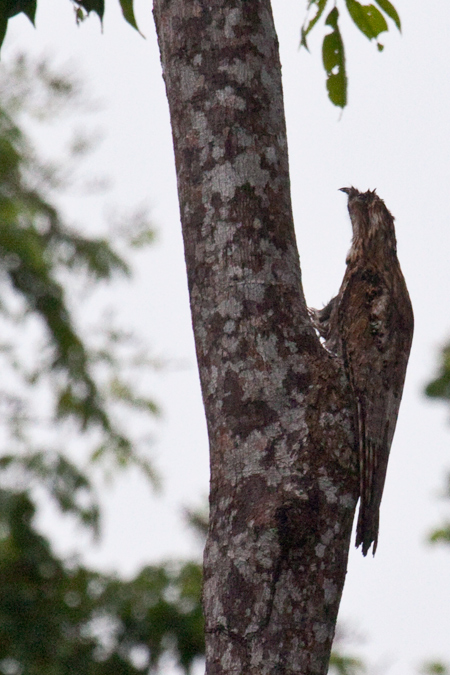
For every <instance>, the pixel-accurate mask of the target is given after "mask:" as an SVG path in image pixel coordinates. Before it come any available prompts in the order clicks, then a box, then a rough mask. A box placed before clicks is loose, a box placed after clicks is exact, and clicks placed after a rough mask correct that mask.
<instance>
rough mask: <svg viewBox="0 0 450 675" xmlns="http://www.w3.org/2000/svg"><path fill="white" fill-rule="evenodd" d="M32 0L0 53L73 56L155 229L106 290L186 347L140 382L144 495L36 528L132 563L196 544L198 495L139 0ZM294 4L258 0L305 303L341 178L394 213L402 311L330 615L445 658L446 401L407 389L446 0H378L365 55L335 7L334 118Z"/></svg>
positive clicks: (436, 182)
mask: <svg viewBox="0 0 450 675" xmlns="http://www.w3.org/2000/svg"><path fill="white" fill-rule="evenodd" d="M40 1H41V3H42V7H41V8H40V10H39V13H38V15H37V30H36V31H35V30H34V29H33V28H32V27H31V25H30V24H29V22H28V20H27V19H25V18H23V17H18V18H16V19H14V20H13V21H12V22H11V28H10V29H9V31H8V36H7V39H6V42H5V45H4V48H3V51H2V61H3V62H7V60H8V58H9V57H10V56H11V54H13V53H14V52H15V51H17V50H21V49H26V51H27V52H28V53H31V54H42V53H43V52H44V53H47V54H48V55H49V56H52V55H54V56H56V61H57V62H59V63H66V62H69V63H72V64H73V66H74V67H76V69H77V70H79V71H81V74H82V75H83V77H85V78H86V79H87V82H88V86H89V90H90V91H91V92H92V93H93V94H94V96H95V97H96V98H98V99H100V100H101V101H102V102H103V104H104V109H103V112H102V113H100V114H97V115H96V118H95V124H96V125H98V127H99V128H100V129H101V130H102V133H104V136H105V140H104V141H103V143H102V144H101V146H100V148H99V149H98V151H97V152H96V154H95V156H94V157H93V158H92V159H91V160H90V163H89V173H90V174H102V175H108V176H111V177H112V178H113V180H114V190H113V193H112V196H111V199H112V201H113V202H114V204H117V205H119V206H125V205H129V206H132V205H134V204H139V203H144V202H145V203H147V204H148V205H149V206H150V207H151V214H152V218H153V221H154V223H155V225H156V227H157V228H158V230H159V239H158V243H157V245H155V246H154V247H153V248H152V250H150V251H148V252H146V253H145V255H141V256H140V258H139V266H138V270H137V274H136V278H135V281H134V284H133V286H132V287H128V288H125V287H121V288H120V289H119V290H118V291H117V292H116V293H115V298H114V299H117V302H118V303H119V304H121V305H122V308H121V315H122V317H123V320H124V322H126V323H128V324H129V325H130V326H132V327H136V328H137V329H138V330H139V331H140V332H141V334H144V335H145V336H146V338H147V339H148V342H149V345H150V346H151V350H152V352H153V353H156V354H158V355H161V356H165V357H167V358H173V359H174V360H180V361H183V362H184V363H185V364H187V367H184V368H182V369H181V368H180V369H170V370H168V371H167V372H163V373H160V374H158V375H155V376H154V378H152V379H151V381H150V380H149V383H148V392H149V394H150V395H153V396H154V397H155V398H156V399H157V400H158V401H159V402H160V403H161V405H162V407H163V409H164V418H163V421H162V423H161V424H160V425H159V427H158V428H157V443H156V444H155V462H156V465H157V467H158V468H159V470H160V473H161V474H162V476H163V478H164V491H163V494H162V496H159V497H158V496H154V495H151V494H149V491H148V489H147V488H146V486H145V485H144V484H143V481H142V479H140V478H139V477H138V476H137V475H136V474H134V473H133V472H130V473H127V474H125V475H124V476H123V477H122V478H121V479H119V480H118V481H116V483H115V484H114V485H113V486H112V487H105V488H104V490H105V494H104V503H105V509H106V517H105V522H104V537H103V540H102V543H101V545H100V546H96V547H93V546H92V545H91V544H89V541H88V540H87V539H86V538H84V537H83V535H82V534H80V532H78V531H77V533H76V542H77V544H76V546H74V540H73V532H72V531H70V530H67V531H66V530H65V529H61V527H60V526H58V525H57V524H56V523H55V522H54V517H53V516H52V515H51V514H46V520H45V522H44V527H45V528H46V529H50V530H52V531H54V532H56V533H57V534H56V535H55V547H56V548H57V550H59V551H60V552H64V553H67V552H69V551H73V550H78V551H81V552H82V554H83V558H84V559H85V561H87V562H88V563H90V564H92V565H97V566H101V567H102V568H106V569H109V570H112V569H116V570H119V571H121V572H123V573H126V574H131V573H134V572H135V571H136V570H137V569H138V567H139V566H141V565H143V564H145V563H148V562H154V561H157V560H161V559H162V558H167V557H174V556H184V555H197V554H198V549H197V548H196V547H195V544H194V540H193V539H192V537H191V536H190V535H189V534H188V533H187V532H186V531H185V528H184V525H183V523H182V521H181V519H180V509H181V507H182V506H183V505H186V504H190V505H195V504H198V503H200V502H201V498H202V497H203V496H205V495H206V493H207V487H208V467H207V441H206V432H205V423H204V420H203V411H202V405H201V398H200V393H199V385H198V378H197V375H196V367H195V355H194V348H193V339H192V333H191V327H190V316H189V308H188V298H187V290H186V281H185V271H184V262H183V252H182V244H181V233H180V226H179V217H178V205H177V196H176V186H175V172H174V166H173V152H172V143H171V136H170V127H169V118H168V109H167V103H166V99H165V92H164V88H163V83H162V79H161V73H160V64H159V54H158V49H157V45H156V38H155V34H154V29H153V23H152V16H151V11H150V9H151V8H150V0H147V1H146V2H139V3H138V5H137V11H136V14H137V18H138V23H139V26H140V28H141V30H142V32H143V33H144V34H145V35H146V37H147V39H146V40H143V39H142V38H141V37H140V36H139V35H138V34H137V33H136V32H135V31H133V29H131V28H130V27H129V26H128V25H127V24H126V23H125V22H124V21H123V20H122V19H121V15H120V10H119V8H118V3H117V6H112V7H110V8H108V9H107V12H106V17H105V21H104V30H103V34H101V31H100V27H99V22H98V21H97V19H96V17H92V18H91V19H90V20H89V21H88V22H86V23H85V24H84V25H82V26H81V27H80V28H76V27H75V25H74V17H73V12H72V9H71V6H70V3H69V2H66V3H63V2H60V0H46V1H45V2H44V0H40ZM108 4H109V2H107V5H108ZM305 4H306V3H304V2H302V1H301V0H273V6H274V12H275V18H276V24H277V30H278V33H279V38H280V46H281V55H282V63H283V81H284V93H285V106H286V115H287V123H288V133H289V151H290V164H291V182H292V197H293V204H294V213H295V221H296V227H297V236H298V242H299V248H300V256H301V262H302V268H303V276H304V285H305V291H306V295H307V299H308V303H309V304H310V305H313V306H321V305H322V304H323V303H325V302H326V301H328V300H329V298H330V297H331V296H332V295H333V294H335V293H336V291H337V289H338V287H339V285H340V281H341V278H342V275H343V271H344V264H345V263H344V261H345V254H346V252H347V249H348V247H349V240H350V225H349V221H348V216H347V211H346V199H345V196H344V195H342V193H340V192H338V188H340V187H342V186H346V185H349V184H353V185H355V186H356V187H358V188H359V189H362V190H365V189H368V188H378V192H379V194H380V196H381V197H383V198H384V199H385V201H386V203H387V205H388V208H389V209H390V210H391V211H392V212H393V214H394V215H395V217H396V224H397V237H398V249H399V257H400V261H401V264H402V268H403V271H404V274H405V277H406V280H407V283H408V286H409V289H410V294H411V298H412V302H413V305H414V311H415V318H416V331H415V339H414V344H413V350H412V354H411V361H410V367H409V372H408V377H407V381H406V387H405V393H404V398H403V404H402V410H401V414H400V418H399V423H398V427H397V433H396V437H395V439H394V444H393V449H392V453H391V461H390V467H389V471H388V479H387V485H386V490H385V496H384V499H383V505H382V511H381V535H380V541H379V547H378V551H377V554H376V557H375V559H370V558H367V559H364V558H363V557H362V555H361V553H360V552H359V551H356V550H353V549H352V551H351V555H350V565H349V571H348V575H347V583H346V587H345V590H344V596H343V600H342V605H341V619H342V621H343V623H344V624H347V625H348V626H349V627H351V628H353V629H354V630H356V631H357V632H358V633H359V635H361V636H363V637H364V638H365V641H364V642H363V643H362V644H360V645H358V646H357V648H356V650H357V651H359V652H360V653H361V654H362V655H363V656H364V657H365V658H367V659H368V662H369V665H371V666H372V667H373V671H372V672H381V671H383V673H384V674H387V673H388V674H389V675H404V674H408V673H413V672H415V671H417V669H418V666H419V664H420V663H421V662H422V661H423V660H424V659H427V658H436V659H437V658H441V659H446V660H447V661H449V662H450V579H449V570H450V550H449V549H448V548H447V549H445V548H439V547H436V548H430V547H427V546H426V545H425V544H424V539H425V536H426V533H427V531H429V529H430V528H432V527H433V526H436V525H438V524H439V523H440V522H441V520H442V519H443V516H444V514H445V513H450V507H449V506H448V505H447V504H448V503H447V504H446V503H445V502H442V501H439V494H440V491H441V490H442V488H443V485H444V471H445V470H448V469H450V425H449V421H450V416H449V414H448V413H449V411H448V410H446V408H445V406H444V405H442V404H439V403H432V402H429V401H426V400H425V399H424V397H423V396H422V389H423V385H424V383H426V382H427V380H428V379H429V378H430V376H431V375H432V373H433V372H434V366H435V363H436V359H437V350H438V348H439V346H440V345H442V344H443V343H444V342H445V339H446V338H447V337H450V303H449V295H450V265H449V249H450V203H449V188H450V161H449V157H450V153H449V149H450V129H449V117H450V115H449V103H450V78H449V68H450V65H449V64H450V40H449V37H450V7H449V4H448V2H447V0H434V1H433V2H432V3H428V4H427V5H426V4H425V3H424V2H419V0H409V2H407V0H395V6H396V8H397V10H398V11H399V13H400V15H401V18H402V23H403V34H402V36H400V35H399V34H398V31H397V30H396V29H395V27H393V26H392V28H391V31H390V33H389V34H388V35H387V36H386V37H385V39H384V41H383V42H384V44H385V51H384V52H383V53H382V54H378V52H377V50H376V47H375V45H374V44H370V43H369V42H368V41H367V40H366V38H364V37H363V36H362V35H360V34H359V33H357V31H356V30H355V29H353V27H352V26H350V25H349V22H348V21H342V24H343V30H344V40H345V44H346V48H347V66H348V75H349V80H350V89H349V105H348V108H347V109H346V110H345V111H344V113H343V115H342V117H341V118H340V114H339V111H338V109H337V108H334V107H333V106H332V105H331V104H330V103H329V102H328V100H327V98H326V92H325V78H324V72H323V69H322V66H321V50H320V42H319V41H318V36H317V38H314V36H312V38H311V40H310V48H311V52H312V53H311V54H308V53H307V52H306V51H304V50H302V51H301V52H299V51H298V43H299V30H300V25H301V23H302V20H303V13H304V5H305ZM341 4H342V2H341ZM428 8H429V9H428ZM343 18H344V17H343ZM319 32H320V29H319ZM67 208H68V209H70V213H71V215H72V216H73V219H74V220H80V221H83V220H84V221H85V222H86V221H87V222H89V220H93V214H94V218H95V217H97V216H98V214H99V210H100V206H99V204H97V203H95V200H93V199H92V198H91V199H86V200H83V199H81V198H80V197H79V196H78V197H77V198H76V199H75V198H74V199H72V200H71V201H70V200H69V201H68V202H67Z"/></svg>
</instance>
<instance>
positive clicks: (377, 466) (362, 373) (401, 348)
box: [310, 187, 414, 556]
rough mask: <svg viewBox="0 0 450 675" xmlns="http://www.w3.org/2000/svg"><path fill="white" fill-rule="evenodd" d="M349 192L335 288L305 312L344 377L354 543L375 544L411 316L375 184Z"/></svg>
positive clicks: (389, 220)
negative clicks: (354, 468)
mask: <svg viewBox="0 0 450 675" xmlns="http://www.w3.org/2000/svg"><path fill="white" fill-rule="evenodd" d="M340 189H341V191H342V192H344V193H346V194H347V195H348V211H349V214H350V220H351V224H352V230H353V237H352V243H351V248H350V251H349V253H348V255H347V260H346V263H347V267H346V271H345V274H344V278H343V281H342V284H341V287H340V290H339V293H338V295H337V296H336V297H334V298H333V299H332V300H331V301H330V302H329V303H328V304H327V305H326V306H325V307H324V308H323V309H321V310H314V309H313V310H311V313H310V315H311V318H312V321H313V324H314V326H315V328H316V329H317V331H318V333H319V335H320V337H321V338H322V342H323V344H324V346H325V348H326V349H327V350H328V351H329V352H331V353H332V354H334V355H336V356H337V357H339V358H340V359H341V360H342V362H343V366H344V369H345V373H346V376H347V379H348V382H349V384H350V388H351V392H352V399H353V404H354V405H353V407H354V418H355V432H356V434H355V435H356V440H355V446H356V450H357V453H358V458H359V498H360V506H359V514H358V522H357V527H356V547H359V546H360V545H361V546H362V553H363V555H364V556H365V555H367V552H368V551H369V549H370V547H371V546H372V552H373V554H374V555H375V551H376V548H377V543H378V531H379V511H380V503H381V498H382V495H383V489H384V484H385V479H386V471H387V465H388V459H389V452H390V449H391V444H392V439H393V436H394V431H395V427H396V424H397V417H398V412H399V408H400V402H401V398H402V393H403V384H404V381H405V375H406V368H407V364H408V358H409V353H410V349H411V343H412V337H413V331H414V315H413V310H412V305H411V300H410V297H409V293H408V290H407V287H406V283H405V279H404V277H403V274H402V271H401V269H400V264H399V261H398V258H397V243H396V236H395V227H394V218H393V216H392V214H391V213H390V212H389V211H388V209H387V207H386V205H385V203H384V201H383V200H382V199H380V197H379V196H378V195H377V193H376V190H368V191H367V192H359V190H357V189H356V188H354V187H348V188H340Z"/></svg>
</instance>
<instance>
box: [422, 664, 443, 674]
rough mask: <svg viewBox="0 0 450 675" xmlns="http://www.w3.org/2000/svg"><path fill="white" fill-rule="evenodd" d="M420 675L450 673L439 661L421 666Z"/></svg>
mask: <svg viewBox="0 0 450 675" xmlns="http://www.w3.org/2000/svg"><path fill="white" fill-rule="evenodd" d="M421 673H423V674H424V675H449V673H450V671H449V669H448V668H447V666H445V665H444V664H443V663H440V662H439V661H430V662H429V663H425V664H424V665H423V666H422V669H421Z"/></svg>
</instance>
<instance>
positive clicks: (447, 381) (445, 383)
mask: <svg viewBox="0 0 450 675" xmlns="http://www.w3.org/2000/svg"><path fill="white" fill-rule="evenodd" d="M425 394H426V395H427V396H429V397H430V398H436V399H441V400H442V401H446V402H448V401H450V344H448V345H446V346H445V347H444V348H443V349H442V351H441V355H440V364H439V368H438V372H437V373H436V376H435V377H434V379H433V380H432V381H431V382H430V383H429V384H428V385H427V386H426V388H425ZM444 497H445V498H446V499H450V475H449V476H447V485H446V489H445V492H444ZM429 540H430V542H432V543H447V544H449V543H450V522H444V523H443V524H442V525H441V526H440V527H438V528H436V529H435V530H433V532H432V533H431V534H430V537H429Z"/></svg>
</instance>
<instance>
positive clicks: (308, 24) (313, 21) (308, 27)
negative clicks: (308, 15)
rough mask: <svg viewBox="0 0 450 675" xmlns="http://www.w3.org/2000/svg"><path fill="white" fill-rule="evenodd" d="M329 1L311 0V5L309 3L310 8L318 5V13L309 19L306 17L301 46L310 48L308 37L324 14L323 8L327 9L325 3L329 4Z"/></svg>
mask: <svg viewBox="0 0 450 675" xmlns="http://www.w3.org/2000/svg"><path fill="white" fill-rule="evenodd" d="M327 2H328V0H310V2H309V5H308V10H309V9H310V7H311V6H312V5H316V7H317V13H316V15H315V16H314V17H313V18H312V19H311V20H309V21H308V20H306V19H305V23H304V24H303V26H302V33H301V40H300V46H301V47H305V48H306V49H308V45H307V43H306V37H307V35H308V34H309V33H310V31H311V30H312V28H314V26H315V25H316V23H317V22H318V20H319V19H320V17H321V16H322V14H323V10H324V9H325V5H326V4H327Z"/></svg>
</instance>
